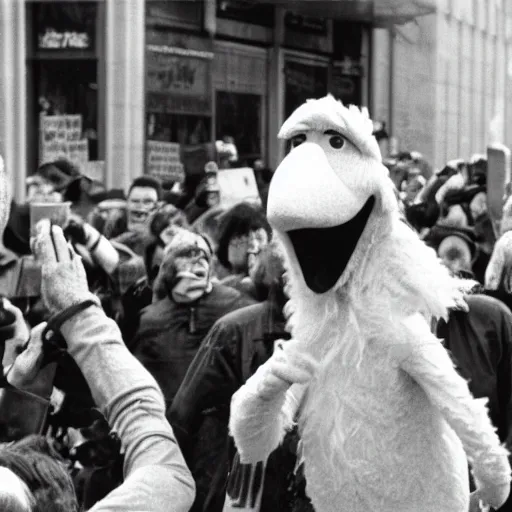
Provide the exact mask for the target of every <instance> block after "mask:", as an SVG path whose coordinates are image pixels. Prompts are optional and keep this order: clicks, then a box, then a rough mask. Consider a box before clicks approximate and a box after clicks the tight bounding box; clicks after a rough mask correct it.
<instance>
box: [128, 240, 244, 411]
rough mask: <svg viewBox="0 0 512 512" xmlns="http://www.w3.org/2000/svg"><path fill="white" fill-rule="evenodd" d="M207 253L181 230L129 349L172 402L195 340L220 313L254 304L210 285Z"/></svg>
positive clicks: (234, 292)
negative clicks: (151, 301)
mask: <svg viewBox="0 0 512 512" xmlns="http://www.w3.org/2000/svg"><path fill="white" fill-rule="evenodd" d="M212 256H213V254H212V249H211V245H210V244H209V243H208V241H207V240H206V238H205V237H204V236H202V235H199V234H197V233H193V232H191V231H188V230H181V231H180V233H179V234H177V235H176V236H175V237H174V238H173V240H172V242H171V243H170V244H169V245H168V246H167V248H166V249H165V252H164V255H163V261H162V265H161V266H160V271H159V273H158V276H157V278H156V281H155V284H154V286H153V293H154V298H153V303H152V304H151V305H149V306H147V307H146V308H144V309H143V310H142V312H141V314H140V317H139V327H138V329H137V332H136V333H135V336H134V338H133V339H132V341H131V343H129V347H130V349H131V350H132V352H133V354H134V355H135V356H136V357H137V359H138V360H139V361H140V362H141V363H142V364H143V365H144V367H145V368H146V369H147V370H148V371H149V372H150V373H151V374H152V375H153V377H154V378H155V379H156V381H157V382H158V384H159V385H160V388H161V389H162V392H163V394H164V397H165V401H166V404H167V406H170V404H171V403H172V401H173V399H174V396H175V394H176V392H177V391H178V388H179V386H180V384H181V382H182V380H183V378H184V377H185V373H186V372H187V369H188V367H189V365H190V363H191V362H192V360H193V358H194V356H195V354H196V352H197V350H198V348H199V345H200V344H201V341H202V340H203V338H204V336H205V335H206V333H207V332H208V331H209V329H210V328H211V327H212V325H213V324H214V323H215V322H216V321H217V320H218V319H219V318H220V317H221V316H223V315H225V314H226V313H228V312H230V311H234V310H236V309H239V308H241V307H244V306H248V305H250V304H253V303H254V301H253V300H252V299H249V298H247V297H245V296H244V295H243V294H242V293H240V292H239V291H237V290H234V289H232V288H229V287H226V286H223V285H221V284H217V283H215V282H213V281H212V275H211V274H212V272H211V269H212Z"/></svg>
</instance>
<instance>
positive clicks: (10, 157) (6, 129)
mask: <svg viewBox="0 0 512 512" xmlns="http://www.w3.org/2000/svg"><path fill="white" fill-rule="evenodd" d="M25 40H26V38H25V2H24V1H23V0H16V1H13V0H0V153H1V154H2V155H3V157H4V160H5V165H6V169H7V170H8V171H9V172H10V174H11V176H12V183H13V197H14V198H15V199H16V200H17V201H20V202H21V201H23V200H24V198H25V177H26V172H27V140H26V83H25V75H26V49H25Z"/></svg>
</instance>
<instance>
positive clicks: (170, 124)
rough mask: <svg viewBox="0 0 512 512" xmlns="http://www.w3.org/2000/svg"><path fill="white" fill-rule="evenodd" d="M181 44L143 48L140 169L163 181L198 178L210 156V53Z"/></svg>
mask: <svg viewBox="0 0 512 512" xmlns="http://www.w3.org/2000/svg"><path fill="white" fill-rule="evenodd" d="M183 46H184V45H183ZM183 46H181V45H180V46H170V45H165V44H148V45H147V51H146V70H147V71H146V140H147V144H146V172H147V173H149V174H152V175H154V176H157V177H159V178H160V179H161V180H162V181H163V182H164V184H165V183H169V184H170V183H173V182H176V181H184V180H185V175H187V176H191V175H194V176H202V174H203V173H204V165H205V163H206V162H207V161H208V160H211V159H212V158H213V156H212V154H211V146H213V145H212V144H211V140H212V101H211V83H212V82H211V69H212V59H213V54H212V53H211V52H206V51H201V50H193V49H191V48H185V47H183Z"/></svg>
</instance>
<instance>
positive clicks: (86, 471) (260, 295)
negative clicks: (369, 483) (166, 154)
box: [0, 153, 512, 512]
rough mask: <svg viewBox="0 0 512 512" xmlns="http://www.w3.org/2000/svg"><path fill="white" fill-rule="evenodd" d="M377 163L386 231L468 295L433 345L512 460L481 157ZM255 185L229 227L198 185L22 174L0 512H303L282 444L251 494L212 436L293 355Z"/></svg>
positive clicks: (12, 260) (508, 379)
mask: <svg viewBox="0 0 512 512" xmlns="http://www.w3.org/2000/svg"><path fill="white" fill-rule="evenodd" d="M385 164H386V166H387V167H388V169H389V172H390V177H391V179H392V180H393V181H394V183H395V185H396V196H397V201H398V202H399V203H400V206H401V211H402V214H403V221H404V222H406V223H407V224H409V225H410V226H411V227H412V228H413V229H414V230H415V231H417V232H418V234H419V235H420V237H421V238H422V239H423V240H424V241H425V243H426V244H427V245H429V246H431V247H432V248H433V249H434V250H435V251H436V252H437V254H438V256H439V258H441V259H442V261H443V262H444V263H445V265H446V266H447V267H448V268H449V269H450V270H451V271H452V272H453V273H455V274H458V275H460V276H462V277H464V278H467V279H473V280H474V284H475V286H474V288H473V293H472V295H471V296H469V297H468V299H467V304H466V307H465V308H464V309H463V310H460V309H459V310H457V311H453V312H452V313H451V314H450V317H449V318H448V319H446V320H441V321H439V322H438V323H437V324H436V325H432V329H433V330H434V332H436V333H437V335H438V336H439V337H440V338H442V339H443V340H444V343H445V346H446V347H447V348H448V350H449V351H450V352H451V354H452V356H453V358H454V361H455V362H456V366H457V369H458V370H459V371H460V373H461V375H462V376H463V377H464V378H466V379H467V380H468V381H469V385H470V389H471V391H472V393H473V394H474V396H475V397H477V398H483V397H485V398H488V399H489V415H490V417H491V419H492V421H493V424H494V425H495V427H496V428H497V432H498V434H499V437H500V440H501V441H502V442H503V443H505V444H506V445H507V446H510V444H511V443H512V428H511V427H512V313H511V311H510V308H511V307H512V299H511V298H510V292H511V289H510V287H511V282H512V281H511V280H510V275H511V269H512V239H511V238H510V234H511V233H512V231H509V230H510V229H512V222H511V221H512V207H511V206H512V203H510V202H507V203H506V204H505V207H504V214H503V219H502V220H501V223H499V224H496V223H495V222H493V219H491V218H490V215H489V213H488V209H487V202H486V190H487V189H486V187H487V161H486V158H485V157H484V156H478V155H476V156H475V157H474V158H472V159H471V161H469V162H465V161H462V160H457V161H453V162H450V163H448V164H447V165H446V166H445V167H444V168H443V169H441V170H439V171H437V172H432V171H431V169H430V168H429V166H428V164H427V163H426V161H425V160H424V158H423V157H422V156H421V155H419V154H417V153H401V154H399V155H395V156H394V157H393V158H389V159H387V160H385ZM3 174H4V175H3V178H2V179H4V180H8V178H7V173H6V172H4V173H3ZM255 174H256V175H257V183H258V187H259V191H260V196H261V202H260V203H250V202H240V203H238V204H236V205H234V206H231V207H229V208H228V207H224V206H223V205H222V204H218V203H216V202H215V201H212V200H211V196H210V195H209V194H211V189H209V188H208V186H206V185H207V183H206V181H205V180H203V181H200V182H199V183H195V184H194V186H193V187H188V189H187V188H185V189H184V190H185V192H183V193H179V194H178V193H176V192H175V191H174V190H170V189H169V188H164V187H163V184H162V183H161V182H160V181H159V180H158V179H156V178H153V177H151V176H148V175H143V176H140V177H138V178H136V179H135V180H134V181H133V183H132V184H131V186H130V188H129V190H128V191H127V193H126V194H125V192H124V191H123V190H104V189H95V184H94V183H92V182H91V181H90V180H89V179H88V178H87V177H86V176H83V175H82V174H81V173H80V169H79V168H78V167H77V166H75V165H73V164H72V163H70V162H68V161H66V160H58V161H55V162H52V163H46V164H44V165H42V166H40V167H39V168H38V169H37V171H36V172H35V173H34V175H33V176H31V177H30V179H29V182H28V183H27V190H28V194H27V203H26V204H16V203H15V202H14V201H11V200H10V198H8V193H5V196H6V197H7V204H8V203H9V202H10V208H8V207H7V206H5V208H4V210H5V215H4V217H5V219H3V220H4V222H3V223H2V225H1V226H0V228H1V230H2V232H3V237H2V241H3V243H2V244H1V246H0V292H1V294H2V296H3V297H4V299H3V307H2V308H0V324H1V326H2V327H1V328H0V336H1V338H0V356H3V369H4V371H3V377H0V379H3V380H2V385H1V389H0V442H1V445H0V509H1V510H5V511H18V510H20V511H29V510H30V511H32V510H37V511H39V510H41V511H43V510H45V511H62V512H64V511H73V510H77V511H78V510H95V511H96V510H97V511H99V510H123V511H129V510H134V511H135V510H139V511H140V510H148V511H152V510H155V511H163V510H176V511H187V510H192V511H196V512H199V511H204V512H221V511H223V510H227V509H226V508H225V507H226V503H227V499H226V497H229V501H230V503H236V507H234V508H238V509H246V510H253V509H254V507H255V506H256V505H255V503H256V502H258V507H259V510H260V511H262V512H263V511H265V512H266V511H277V510H279V511H295V512H300V511H312V510H313V507H312V505H311V503H310V501H309V499H308V497H307V493H306V482H305V478H304V476H303V472H302V464H303V461H302V460H301V459H300V458H298V457H297V446H298V444H299V443H300V437H299V434H298V432H297V431H296V430H292V431H291V432H289V434H288V435H287V437H286V438H285V441H284V443H283V444H282V445H281V446H280V447H279V448H278V449H277V450H276V451H275V452H274V453H273V454H272V457H271V458H270V459H269V460H268V461H267V463H266V465H265V466H264V467H261V468H259V471H260V474H259V477H258V481H259V484H257V485H256V484H255V480H254V478H249V473H250V472H251V468H247V467H244V464H241V463H240V459H239V457H238V455H237V452H236V448H235V445H234V443H233V440H232V438H231V437H230V435H229V430H228V424H229V414H230V402H231V398H232V396H233V394H234V393H235V392H236V391H237V390H238V389H239V388H240V387H241V386H242V385H243V384H244V383H245V382H246V381H247V380H248V379H249V377H250V376H251V375H253V374H254V373H255V372H256V370H257V369H258V367H260V366H261V365H262V364H263V363H264V362H265V361H267V360H268V359H269V358H270V356H271V355H272V353H273V351H274V348H275V347H276V346H278V345H279V343H286V340H288V339H290V335H289V333H288V331H289V329H287V318H288V312H287V310H286V303H287V295H286V274H285V266H284V260H283V254H282V252H281V248H280V247H279V245H278V244H277V243H276V242H275V241H274V240H273V236H272V229H271V227H270V225H269V223H268V222H267V219H266V215H265V204H266V197H267V194H268V187H269V182H270V178H271V176H272V172H271V171H270V170H268V169H265V168H263V166H262V165H261V163H260V162H259V163H258V165H255ZM290 186H292V185H290ZM2 187H3V188H4V189H6V190H8V189H9V184H8V183H5V184H4V185H2V186H0V189H1V188H2ZM42 202H43V203H59V202H69V203H70V215H69V216H68V218H67V219H66V222H65V223H64V224H63V225H61V226H56V225H54V224H52V223H50V222H49V221H41V222H40V223H39V224H38V225H37V226H36V228H35V229H34V227H33V226H32V227H31V223H30V212H31V204H36V203H42ZM0 207H2V206H0ZM1 217H2V216H1V215H0V219H1ZM79 256H80V257H79ZM251 507H253V508H251ZM500 510H512V503H507V504H506V505H505V506H504V507H502V509H500Z"/></svg>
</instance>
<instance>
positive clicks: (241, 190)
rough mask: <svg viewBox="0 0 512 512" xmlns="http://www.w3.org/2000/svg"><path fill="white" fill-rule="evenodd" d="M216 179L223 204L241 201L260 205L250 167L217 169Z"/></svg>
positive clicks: (229, 204)
mask: <svg viewBox="0 0 512 512" xmlns="http://www.w3.org/2000/svg"><path fill="white" fill-rule="evenodd" d="M217 180H218V184H219V188H220V202H221V204H222V205H223V206H232V205H235V204H237V203H240V202H242V201H249V202H254V203H257V204H260V205H261V198H260V194H259V191H258V185H257V184H256V178H255V176H254V171H253V170H252V169H251V168H250V167H241V168H238V169H223V170H219V172H218V174H217Z"/></svg>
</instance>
